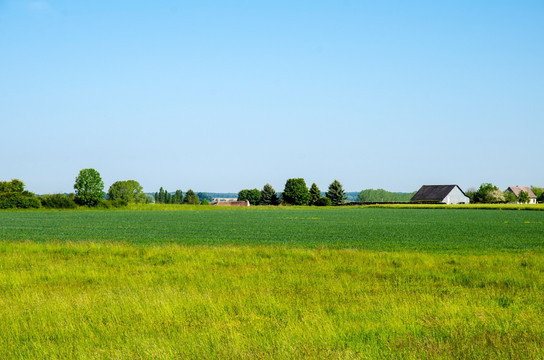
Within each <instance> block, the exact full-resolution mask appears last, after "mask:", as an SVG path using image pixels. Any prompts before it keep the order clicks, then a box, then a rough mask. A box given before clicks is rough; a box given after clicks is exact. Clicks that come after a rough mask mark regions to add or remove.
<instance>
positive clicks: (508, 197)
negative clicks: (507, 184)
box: [503, 191, 518, 203]
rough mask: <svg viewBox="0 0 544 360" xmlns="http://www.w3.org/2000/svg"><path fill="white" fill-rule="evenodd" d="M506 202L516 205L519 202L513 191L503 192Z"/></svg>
mask: <svg viewBox="0 0 544 360" xmlns="http://www.w3.org/2000/svg"><path fill="white" fill-rule="evenodd" d="M503 196H504V201H505V202H507V203H515V202H517V201H518V198H517V197H516V195H515V194H514V193H513V192H511V191H504V192H503Z"/></svg>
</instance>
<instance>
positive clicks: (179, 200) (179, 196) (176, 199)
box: [172, 190, 183, 204]
mask: <svg viewBox="0 0 544 360" xmlns="http://www.w3.org/2000/svg"><path fill="white" fill-rule="evenodd" d="M172 203H173V204H183V191H181V190H176V192H175V193H174V195H173V196H172Z"/></svg>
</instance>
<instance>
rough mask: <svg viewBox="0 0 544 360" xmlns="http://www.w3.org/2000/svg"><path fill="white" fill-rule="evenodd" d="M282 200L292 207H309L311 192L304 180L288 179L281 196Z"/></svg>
mask: <svg viewBox="0 0 544 360" xmlns="http://www.w3.org/2000/svg"><path fill="white" fill-rule="evenodd" d="M281 199H282V201H284V202H285V203H287V204H291V205H308V201H309V200H310V192H309V191H308V188H307V187H306V182H305V181H304V179H302V178H296V179H288V180H287V181H286V182H285V188H284V189H283V193H282V194H281Z"/></svg>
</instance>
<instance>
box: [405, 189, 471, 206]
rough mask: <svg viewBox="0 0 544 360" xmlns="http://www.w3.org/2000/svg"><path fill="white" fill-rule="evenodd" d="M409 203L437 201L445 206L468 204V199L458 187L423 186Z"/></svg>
mask: <svg viewBox="0 0 544 360" xmlns="http://www.w3.org/2000/svg"><path fill="white" fill-rule="evenodd" d="M411 201H437V202H442V203H445V204H468V203H470V199H469V198H468V196H467V195H466V194H465V193H464V192H463V190H461V188H460V187H459V186H458V185H423V186H422V187H421V189H419V191H418V192H417V193H416V194H415V195H414V196H413V197H412V200H411Z"/></svg>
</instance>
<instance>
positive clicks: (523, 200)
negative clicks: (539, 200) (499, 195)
mask: <svg viewBox="0 0 544 360" xmlns="http://www.w3.org/2000/svg"><path fill="white" fill-rule="evenodd" d="M529 200H531V198H530V197H529V193H528V192H527V191H523V190H521V191H520V192H519V195H518V202H519V203H520V204H527V203H528V202H529Z"/></svg>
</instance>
